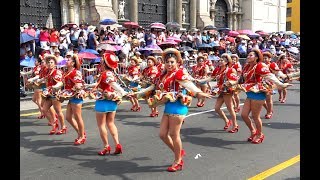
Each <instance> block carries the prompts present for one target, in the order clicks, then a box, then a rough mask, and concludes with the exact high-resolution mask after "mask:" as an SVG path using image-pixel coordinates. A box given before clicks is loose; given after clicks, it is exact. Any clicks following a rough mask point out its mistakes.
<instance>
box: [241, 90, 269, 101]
mask: <svg viewBox="0 0 320 180" xmlns="http://www.w3.org/2000/svg"><path fill="white" fill-rule="evenodd" d="M246 94H247V98H249V99H252V100H266V98H267V96H266V93H265V92H258V93H254V92H251V91H249V92H246Z"/></svg>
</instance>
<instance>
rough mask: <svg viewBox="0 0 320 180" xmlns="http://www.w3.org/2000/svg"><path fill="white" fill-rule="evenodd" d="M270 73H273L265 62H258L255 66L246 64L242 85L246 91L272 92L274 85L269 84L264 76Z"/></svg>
mask: <svg viewBox="0 0 320 180" xmlns="http://www.w3.org/2000/svg"><path fill="white" fill-rule="evenodd" d="M269 73H271V72H270V70H269V67H268V66H267V65H266V64H265V63H263V62H258V63H257V64H255V65H254V66H253V67H250V65H249V64H246V65H245V67H244V68H243V71H242V75H243V78H244V83H243V84H242V85H241V86H242V87H243V88H244V89H245V91H246V92H248V91H252V92H270V91H272V86H270V85H269V84H267V83H266V81H265V79H264V78H263V77H262V76H263V75H267V74H269Z"/></svg>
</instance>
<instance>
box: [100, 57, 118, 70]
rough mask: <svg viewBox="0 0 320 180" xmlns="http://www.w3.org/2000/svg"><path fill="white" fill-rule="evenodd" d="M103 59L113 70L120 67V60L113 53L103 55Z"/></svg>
mask: <svg viewBox="0 0 320 180" xmlns="http://www.w3.org/2000/svg"><path fill="white" fill-rule="evenodd" d="M103 59H104V62H105V63H106V65H107V66H108V67H110V68H112V69H115V68H117V67H118V61H119V60H118V58H117V57H116V56H115V55H114V54H111V53H104V54H103Z"/></svg>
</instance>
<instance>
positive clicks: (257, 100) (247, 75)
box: [241, 48, 291, 144]
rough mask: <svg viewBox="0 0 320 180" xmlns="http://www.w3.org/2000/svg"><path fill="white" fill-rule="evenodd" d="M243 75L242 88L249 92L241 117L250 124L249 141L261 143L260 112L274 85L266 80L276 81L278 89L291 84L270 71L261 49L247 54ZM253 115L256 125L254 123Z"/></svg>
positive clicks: (262, 138) (262, 137)
mask: <svg viewBox="0 0 320 180" xmlns="http://www.w3.org/2000/svg"><path fill="white" fill-rule="evenodd" d="M242 75H243V77H244V84H242V85H241V87H242V89H243V90H244V91H245V92H246V94H247V99H246V100H245V102H244V105H243V109H242V112H241V117H242V119H243V120H244V122H245V123H246V125H247V126H248V128H249V130H250V132H251V136H250V137H249V138H248V141H249V142H252V143H254V144H260V143H262V142H263V140H264V137H265V136H264V134H263V133H262V122H261V119H260V113H261V109H262V106H263V104H264V102H265V100H266V93H267V92H270V91H272V88H273V87H272V86H270V85H269V84H268V83H266V82H265V80H268V81H271V82H272V83H274V84H275V85H276V86H277V88H278V89H280V88H287V87H288V86H291V85H290V84H288V83H282V82H280V81H279V80H278V78H277V77H276V76H275V75H274V74H273V73H271V72H270V70H269V68H268V66H267V65H266V64H265V63H263V56H262V53H261V52H260V50H259V49H255V48H254V49H252V50H251V52H250V53H249V54H248V56H247V64H246V65H245V67H244V68H243V71H242ZM250 112H251V117H252V119H253V121H254V124H255V126H253V124H252V120H251V118H250V117H249V114H250Z"/></svg>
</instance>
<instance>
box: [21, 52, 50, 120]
mask: <svg viewBox="0 0 320 180" xmlns="http://www.w3.org/2000/svg"><path fill="white" fill-rule="evenodd" d="M41 62H42V60H41V59H40V58H39V59H37V60H36V61H35V67H34V68H33V69H32V70H31V71H29V72H20V74H21V75H29V74H31V76H32V77H31V78H29V79H28V80H27V82H28V83H27V85H28V86H29V85H31V86H33V89H34V93H33V96H32V101H33V102H34V103H35V104H36V105H37V106H38V109H39V112H40V116H38V117H37V118H38V119H42V118H45V117H46V116H45V113H44V112H43V110H42V106H41V104H42V98H41V93H42V87H41V86H39V85H38V84H37V83H35V81H36V80H37V79H39V76H40V71H41Z"/></svg>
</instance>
